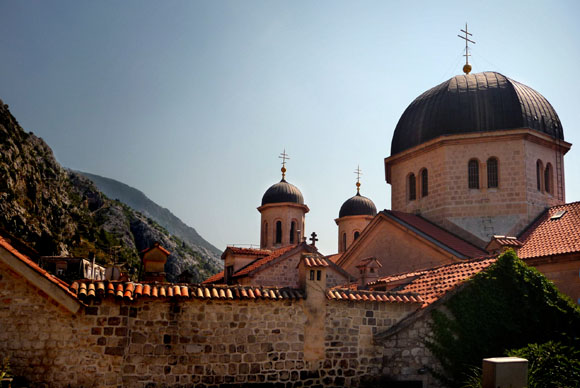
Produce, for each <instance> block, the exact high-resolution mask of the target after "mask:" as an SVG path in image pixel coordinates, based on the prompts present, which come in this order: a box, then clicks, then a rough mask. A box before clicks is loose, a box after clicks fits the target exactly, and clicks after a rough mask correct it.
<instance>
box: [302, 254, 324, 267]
mask: <svg viewBox="0 0 580 388" xmlns="http://www.w3.org/2000/svg"><path fill="white" fill-rule="evenodd" d="M303 260H304V265H305V266H306V267H309V268H319V267H328V266H329V264H328V262H327V261H326V260H327V259H326V258H325V257H308V256H306V257H304V258H303Z"/></svg>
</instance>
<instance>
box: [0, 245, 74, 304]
mask: <svg viewBox="0 0 580 388" xmlns="http://www.w3.org/2000/svg"><path fill="white" fill-rule="evenodd" d="M0 260H2V261H3V262H4V263H6V265H8V266H9V267H11V268H12V269H13V270H14V271H15V272H17V273H18V274H20V275H21V276H23V277H24V278H25V279H26V280H27V281H29V282H30V283H32V284H33V285H34V286H36V287H38V288H39V289H40V290H42V291H43V292H45V293H46V294H47V295H48V296H50V297H51V298H52V299H54V300H55V301H56V302H58V303H59V304H60V305H62V306H64V307H65V308H66V309H67V310H69V311H70V312H72V313H76V312H77V311H78V310H79V309H80V307H81V304H80V302H79V300H78V298H77V297H76V295H75V294H73V293H72V292H71V291H69V287H68V284H67V283H65V282H64V281H62V280H60V279H59V278H57V277H56V276H54V275H52V274H50V273H48V272H47V271H45V270H44V269H42V268H40V267H39V266H38V265H37V264H36V263H35V262H33V261H32V260H30V258H28V257H27V256H25V255H23V254H22V253H20V252H18V251H17V250H16V249H15V248H14V247H13V246H12V245H10V243H9V242H8V241H7V240H6V239H4V238H2V237H0Z"/></svg>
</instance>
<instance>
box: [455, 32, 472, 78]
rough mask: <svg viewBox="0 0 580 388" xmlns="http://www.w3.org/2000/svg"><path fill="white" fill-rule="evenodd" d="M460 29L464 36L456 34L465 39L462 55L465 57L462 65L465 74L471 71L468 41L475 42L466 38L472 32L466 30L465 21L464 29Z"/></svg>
mask: <svg viewBox="0 0 580 388" xmlns="http://www.w3.org/2000/svg"><path fill="white" fill-rule="evenodd" d="M460 31H461V32H463V33H464V34H465V36H461V35H457V36H458V37H460V38H461V39H464V40H465V54H464V55H463V56H464V57H465V66H463V72H464V73H465V74H469V73H470V72H471V65H470V64H469V57H470V56H471V54H470V53H469V43H473V44H475V42H474V41H472V40H471V39H469V38H468V35H469V36H473V34H471V33H470V32H468V31H467V23H465V30H460Z"/></svg>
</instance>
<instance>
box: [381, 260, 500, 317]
mask: <svg viewBox="0 0 580 388" xmlns="http://www.w3.org/2000/svg"><path fill="white" fill-rule="evenodd" d="M496 260H497V258H496V257H495V256H494V257H486V258H483V259H475V260H469V261H464V262H461V263H453V264H447V265H444V266H441V267H436V268H431V269H428V270H424V271H418V272H409V273H404V274H398V275H393V276H387V277H384V278H381V279H379V280H377V281H376V282H373V283H371V284H370V287H371V288H379V287H381V286H385V285H388V284H389V283H397V287H396V288H395V290H397V292H412V293H416V294H417V295H419V296H420V297H421V299H422V300H423V305H422V307H423V308H424V307H427V306H428V305H430V304H432V303H433V302H435V301H437V300H439V299H440V298H441V297H442V296H443V295H445V294H446V293H448V292H449V291H451V290H453V289H455V288H456V287H458V286H459V285H461V284H462V283H463V282H465V281H466V280H468V279H470V278H471V277H473V276H474V275H475V274H477V273H479V272H481V271H483V270H485V269H486V268H487V267H489V266H490V265H491V264H493V263H495V261H496ZM405 280H408V281H405ZM398 283H402V284H401V285H399V284H398Z"/></svg>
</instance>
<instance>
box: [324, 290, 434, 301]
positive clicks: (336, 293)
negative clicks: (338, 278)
mask: <svg viewBox="0 0 580 388" xmlns="http://www.w3.org/2000/svg"><path fill="white" fill-rule="evenodd" d="M326 297H327V298H328V299H330V300H350V301H357V302H359V301H363V302H366V301H373V302H374V301H376V302H386V303H419V304H422V303H423V299H422V298H421V296H420V295H418V294H416V293H398V292H386V291H366V290H352V289H348V288H343V289H341V288H333V289H330V290H327V291H326Z"/></svg>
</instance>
